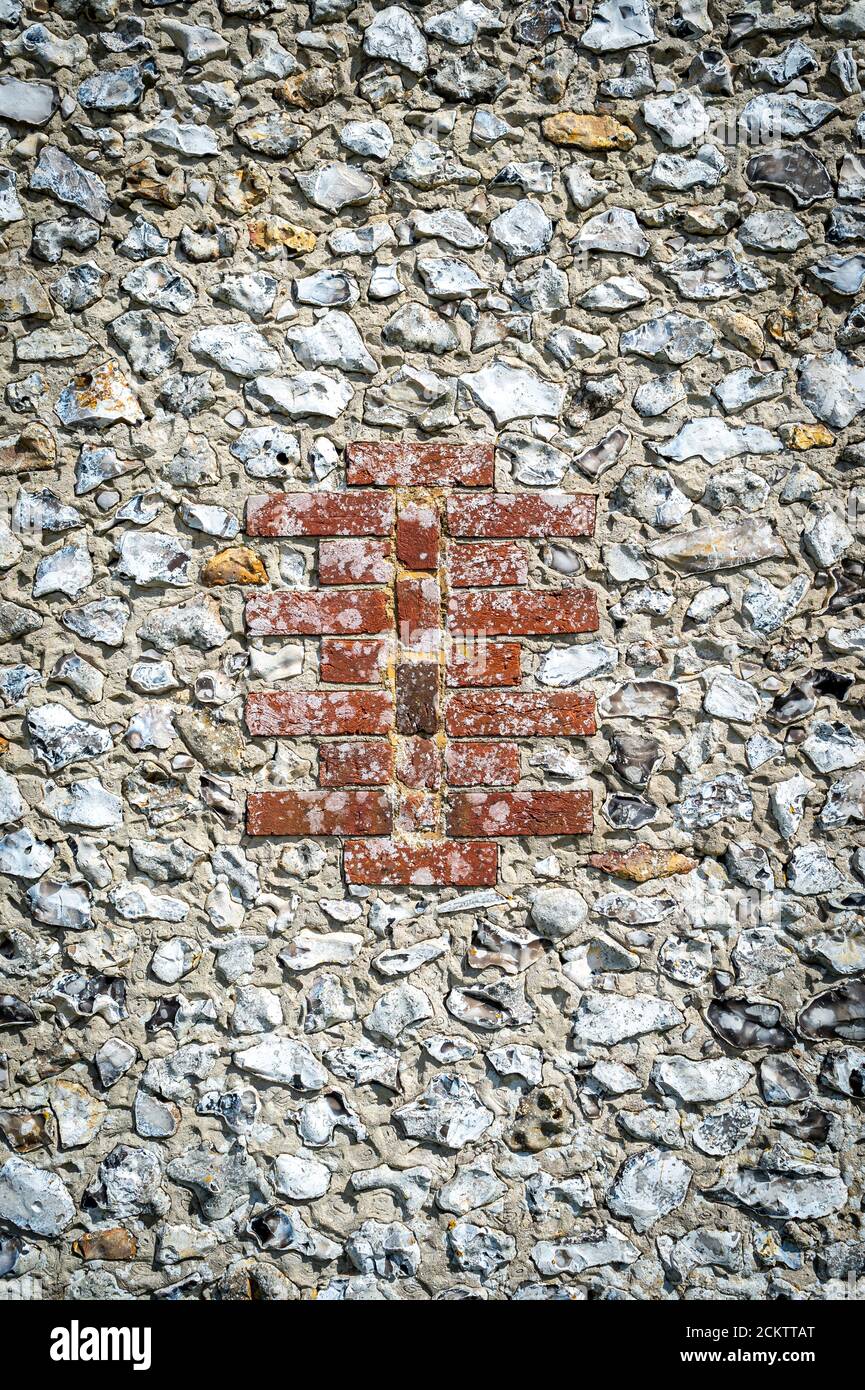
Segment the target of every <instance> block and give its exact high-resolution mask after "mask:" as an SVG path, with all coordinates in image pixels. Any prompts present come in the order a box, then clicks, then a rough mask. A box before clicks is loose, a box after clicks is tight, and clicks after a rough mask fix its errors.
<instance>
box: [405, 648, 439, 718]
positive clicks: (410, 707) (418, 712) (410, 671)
mask: <svg viewBox="0 0 865 1390" xmlns="http://www.w3.org/2000/svg"><path fill="white" fill-rule="evenodd" d="M438 689H439V669H438V666H437V665H436V664H435V662H432V661H407V662H404V663H403V664H402V665H400V666H397V668H396V729H397V733H400V734H434V733H435V732H436V730H437V729H438V717H439V716H438Z"/></svg>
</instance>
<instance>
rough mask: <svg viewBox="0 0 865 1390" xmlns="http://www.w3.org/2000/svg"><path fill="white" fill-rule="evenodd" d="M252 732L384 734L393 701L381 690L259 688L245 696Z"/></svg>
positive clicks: (390, 717) (390, 716)
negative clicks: (259, 689)
mask: <svg viewBox="0 0 865 1390" xmlns="http://www.w3.org/2000/svg"><path fill="white" fill-rule="evenodd" d="M246 724H247V728H248V729H249V732H250V733H251V734H257V735H259V736H263V737H265V738H266V737H273V736H274V735H279V734H294V735H298V734H386V733H387V732H388V730H389V728H390V727H391V725H392V724H393V701H392V699H391V697H390V695H389V694H388V693H387V691H384V690H261V691H254V692H253V693H252V694H251V695H247V697H246Z"/></svg>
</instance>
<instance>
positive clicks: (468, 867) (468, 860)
mask: <svg viewBox="0 0 865 1390" xmlns="http://www.w3.org/2000/svg"><path fill="white" fill-rule="evenodd" d="M498 856H499V851H498V845H496V844H485V843H483V842H482V841H474V842H472V843H470V844H448V842H447V841H444V842H438V843H437V842H434V841H431V842H430V843H429V844H426V845H420V846H418V845H403V844H396V843H394V841H393V840H348V841H347V842H346V845H345V850H344V851H343V859H342V863H343V870H344V873H345V877H346V880H347V882H348V883H368V884H381V885H382V886H388V885H390V886H392V887H399V886H408V885H414V886H415V887H419V888H420V887H433V886H436V887H443V888H447V887H455V888H480V887H484V886H488V885H493V884H495V882H496V880H497V878H498Z"/></svg>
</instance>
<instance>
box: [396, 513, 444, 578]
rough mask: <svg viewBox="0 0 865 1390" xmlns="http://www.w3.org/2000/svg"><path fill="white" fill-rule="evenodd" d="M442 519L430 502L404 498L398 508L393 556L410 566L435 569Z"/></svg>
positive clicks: (437, 560)
mask: <svg viewBox="0 0 865 1390" xmlns="http://www.w3.org/2000/svg"><path fill="white" fill-rule="evenodd" d="M440 541H441V522H440V521H439V515H438V512H437V511H436V509H435V507H434V506H433V505H432V503H430V502H406V503H404V504H403V505H401V506H400V507H398V508H397V517H396V558H397V559H398V560H399V562H400V564H401V565H405V567H406V569H409V570H434V569H436V568H437V566H438V562H439V544H440Z"/></svg>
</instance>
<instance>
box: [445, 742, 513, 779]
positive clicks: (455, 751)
mask: <svg viewBox="0 0 865 1390" xmlns="http://www.w3.org/2000/svg"><path fill="white" fill-rule="evenodd" d="M445 771H446V775H447V780H448V782H449V783H450V785H451V786H452V787H495V786H501V787H509V786H513V784H514V782H518V781H519V780H520V751H519V749H518V748H517V746H516V744H515V743H471V742H466V743H450V744H448V747H447V750H446V752H445Z"/></svg>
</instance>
